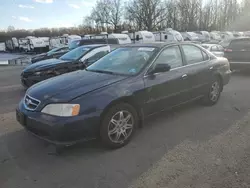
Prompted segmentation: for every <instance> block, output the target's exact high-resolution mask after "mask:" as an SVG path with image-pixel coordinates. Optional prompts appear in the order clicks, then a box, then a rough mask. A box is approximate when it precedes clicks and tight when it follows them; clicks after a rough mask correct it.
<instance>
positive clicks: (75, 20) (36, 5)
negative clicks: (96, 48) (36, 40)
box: [0, 0, 96, 29]
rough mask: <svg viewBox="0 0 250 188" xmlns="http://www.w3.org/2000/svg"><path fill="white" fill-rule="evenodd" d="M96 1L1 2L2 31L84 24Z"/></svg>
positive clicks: (0, 24) (16, 0)
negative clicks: (8, 28)
mask: <svg viewBox="0 0 250 188" xmlns="http://www.w3.org/2000/svg"><path fill="white" fill-rule="evenodd" d="M95 2H96V0H0V12H1V16H0V29H7V27H8V26H9V25H12V26H14V27H15V28H16V29H18V28H19V29H20V28H23V29H35V28H41V27H71V26H75V25H79V24H81V23H82V20H83V17H84V16H86V15H88V14H89V13H90V12H91V9H92V7H93V6H94V5H95Z"/></svg>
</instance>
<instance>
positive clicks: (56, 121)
mask: <svg viewBox="0 0 250 188" xmlns="http://www.w3.org/2000/svg"><path fill="white" fill-rule="evenodd" d="M100 114H101V112H100V111H96V112H92V113H89V114H87V115H79V116H75V117H58V116H52V115H47V114H43V113H41V112H38V111H28V110H26V109H25V107H24V105H23V102H22V101H21V102H20V103H19V106H18V108H17V109H16V119H17V121H18V122H19V123H20V124H21V125H22V126H23V127H24V128H25V129H26V130H28V131H29V132H31V133H32V134H33V135H35V136H37V137H39V138H40V139H43V140H45V141H47V142H50V143H53V144H56V145H73V144H75V143H77V142H82V141H87V140H92V139H95V138H97V137H98V135H99V122H100Z"/></svg>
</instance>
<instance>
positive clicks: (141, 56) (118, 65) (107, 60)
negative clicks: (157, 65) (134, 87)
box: [87, 47, 156, 75]
mask: <svg viewBox="0 0 250 188" xmlns="http://www.w3.org/2000/svg"><path fill="white" fill-rule="evenodd" d="M154 51H156V48H152V47H127V48H118V49H116V50H114V51H113V52H111V53H109V54H108V55H106V56H104V57H103V58H102V59H100V60H98V61H97V62H95V63H94V64H92V65H91V66H89V67H88V68H87V70H88V71H97V72H99V71H100V72H110V73H115V74H123V75H135V74H137V73H139V72H140V71H141V70H142V68H143V67H144V66H145V65H146V64H147V63H148V60H149V59H150V57H151V56H152V55H153V53H154Z"/></svg>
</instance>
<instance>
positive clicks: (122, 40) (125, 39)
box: [85, 32, 132, 44]
mask: <svg viewBox="0 0 250 188" xmlns="http://www.w3.org/2000/svg"><path fill="white" fill-rule="evenodd" d="M106 38H108V39H117V40H118V44H131V43H132V42H131V39H130V38H129V36H128V35H127V34H121V33H111V34H107V33H106V32H101V34H99V35H95V36H91V38H90V39H106ZM85 39H87V38H85ZM116 44H117V43H116Z"/></svg>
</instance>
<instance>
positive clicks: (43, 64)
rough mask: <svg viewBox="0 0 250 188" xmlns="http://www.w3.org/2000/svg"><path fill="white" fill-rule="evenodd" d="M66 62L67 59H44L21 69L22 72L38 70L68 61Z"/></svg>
mask: <svg viewBox="0 0 250 188" xmlns="http://www.w3.org/2000/svg"><path fill="white" fill-rule="evenodd" d="M68 62H69V61H64V60H61V59H46V60H42V61H39V62H37V63H34V64H31V65H29V66H27V67H26V68H25V69H24V70H23V71H24V72H34V71H40V70H43V69H47V68H51V67H54V66H56V65H58V64H61V63H68Z"/></svg>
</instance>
